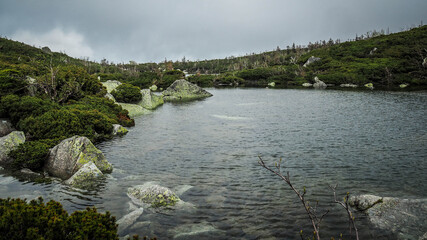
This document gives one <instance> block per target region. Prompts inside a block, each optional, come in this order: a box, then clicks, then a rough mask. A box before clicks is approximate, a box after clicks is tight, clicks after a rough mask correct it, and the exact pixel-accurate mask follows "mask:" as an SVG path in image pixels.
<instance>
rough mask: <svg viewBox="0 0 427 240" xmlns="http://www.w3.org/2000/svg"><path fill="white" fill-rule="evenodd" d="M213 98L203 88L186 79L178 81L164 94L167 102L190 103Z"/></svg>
mask: <svg viewBox="0 0 427 240" xmlns="http://www.w3.org/2000/svg"><path fill="white" fill-rule="evenodd" d="M211 96H212V94H210V93H209V92H207V91H206V90H204V89H203V88H201V87H199V86H197V85H195V84H192V83H190V82H188V81H186V80H184V79H181V80H176V81H175V82H174V83H172V85H170V86H169V87H168V88H167V89H166V90H165V91H164V92H163V99H164V100H165V101H188V100H196V99H201V98H206V97H211Z"/></svg>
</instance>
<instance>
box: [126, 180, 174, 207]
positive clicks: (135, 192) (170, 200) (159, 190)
mask: <svg viewBox="0 0 427 240" xmlns="http://www.w3.org/2000/svg"><path fill="white" fill-rule="evenodd" d="M127 194H128V196H129V197H130V198H131V199H132V200H133V201H135V202H136V203H137V204H139V205H142V204H144V203H145V204H149V205H151V207H153V208H159V207H168V206H174V205H175V204H176V203H177V202H178V201H180V200H181V199H180V198H179V197H178V196H177V195H176V194H175V193H174V192H172V190H170V189H169V188H166V187H162V186H160V185H157V184H155V183H153V182H147V183H145V184H143V185H138V186H134V187H130V188H128V192H127Z"/></svg>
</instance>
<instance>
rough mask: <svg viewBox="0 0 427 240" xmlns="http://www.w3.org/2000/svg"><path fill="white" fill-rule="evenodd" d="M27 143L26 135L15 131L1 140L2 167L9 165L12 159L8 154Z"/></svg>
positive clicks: (0, 160) (0, 163)
mask: <svg viewBox="0 0 427 240" xmlns="http://www.w3.org/2000/svg"><path fill="white" fill-rule="evenodd" d="M24 142H25V134H24V132H21V131H14V132H11V133H9V134H8V135H6V136H4V137H1V138H0V165H8V164H9V163H10V160H11V159H10V158H9V157H8V154H9V153H10V152H11V151H12V150H13V149H15V148H16V147H18V146H19V145H20V144H22V143H24Z"/></svg>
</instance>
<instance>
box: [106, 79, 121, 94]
mask: <svg viewBox="0 0 427 240" xmlns="http://www.w3.org/2000/svg"><path fill="white" fill-rule="evenodd" d="M101 83H102V85H103V86H104V87H106V88H107V92H108V93H111V92H112V91H113V90H114V89H116V88H117V87H118V86H120V85H122V83H121V82H119V81H117V80H108V81H105V82H101Z"/></svg>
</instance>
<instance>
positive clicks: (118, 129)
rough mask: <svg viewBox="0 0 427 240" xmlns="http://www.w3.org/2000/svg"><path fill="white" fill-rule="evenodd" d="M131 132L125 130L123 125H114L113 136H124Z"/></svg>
mask: <svg viewBox="0 0 427 240" xmlns="http://www.w3.org/2000/svg"><path fill="white" fill-rule="evenodd" d="M128 132H129V131H128V130H127V129H126V128H124V127H123V126H122V125H120V124H113V135H114V136H124V135H126V134H127V133H128Z"/></svg>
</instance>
